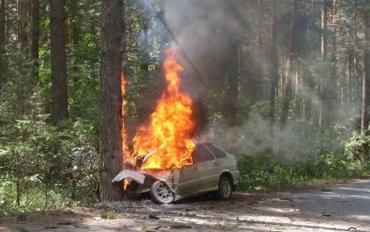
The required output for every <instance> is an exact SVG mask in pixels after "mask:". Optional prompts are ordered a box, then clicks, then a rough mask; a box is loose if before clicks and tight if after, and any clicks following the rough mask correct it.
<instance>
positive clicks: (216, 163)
mask: <svg viewBox="0 0 370 232" xmlns="http://www.w3.org/2000/svg"><path fill="white" fill-rule="evenodd" d="M213 164H214V165H215V166H219V165H220V164H221V163H220V162H219V161H215V162H214V163H213Z"/></svg>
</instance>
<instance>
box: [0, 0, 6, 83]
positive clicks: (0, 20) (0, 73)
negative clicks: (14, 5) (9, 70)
mask: <svg viewBox="0 0 370 232" xmlns="http://www.w3.org/2000/svg"><path fill="white" fill-rule="evenodd" d="M5 9H6V8H5V0H0V87H1V84H2V82H3V81H4V79H5V76H6V75H5V68H6V65H5V57H4V54H5V43H6V28H5V23H6V16H5Z"/></svg>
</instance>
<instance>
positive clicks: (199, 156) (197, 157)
mask: <svg viewBox="0 0 370 232" xmlns="http://www.w3.org/2000/svg"><path fill="white" fill-rule="evenodd" d="M213 159H214V157H213V155H212V154H211V153H209V151H208V150H207V148H206V147H204V146H202V145H199V146H197V148H195V151H194V152H193V161H194V163H195V164H198V163H201V162H205V161H209V160H213Z"/></svg>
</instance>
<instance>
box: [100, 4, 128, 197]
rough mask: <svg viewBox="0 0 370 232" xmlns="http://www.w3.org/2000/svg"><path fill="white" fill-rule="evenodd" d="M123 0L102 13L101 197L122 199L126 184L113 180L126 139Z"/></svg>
mask: <svg viewBox="0 0 370 232" xmlns="http://www.w3.org/2000/svg"><path fill="white" fill-rule="evenodd" d="M123 7H124V4H123V1H121V0H104V1H103V13H102V20H103V21H102V60H101V91H102V92H101V94H102V105H101V117H100V118H101V137H100V140H101V145H100V153H101V188H100V194H101V200H103V201H111V200H120V199H121V196H122V186H120V185H112V179H113V178H114V176H115V175H116V174H118V172H120V171H121V169H122V166H123V165H122V164H123V157H122V141H121V132H120V121H121V120H120V110H121V103H122V99H121V92H120V91H121V89H120V73H121V70H122V67H121V66H122V64H121V63H122V51H123V43H124V41H125V40H124V38H123V36H122V35H123V33H124V21H123Z"/></svg>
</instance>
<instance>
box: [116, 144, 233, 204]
mask: <svg viewBox="0 0 370 232" xmlns="http://www.w3.org/2000/svg"><path fill="white" fill-rule="evenodd" d="M155 153H156V151H152V152H149V153H148V154H147V155H145V156H144V157H143V158H142V160H141V161H140V162H143V163H145V161H146V160H147V159H148V158H150V156H152V155H154V154H155ZM192 159H193V164H192V165H189V166H184V167H182V168H180V169H174V170H168V171H164V170H139V171H133V170H123V171H121V172H120V173H119V174H118V175H117V176H116V177H115V178H114V179H113V181H112V182H121V181H123V182H126V183H128V184H129V190H130V191H133V192H135V193H146V192H149V193H150V196H151V199H152V200H153V201H154V202H156V203H159V204H169V203H171V202H173V201H177V200H179V199H182V198H185V197H190V196H194V195H198V194H200V193H207V192H215V193H216V195H217V197H218V199H220V200H228V199H230V198H231V196H232V193H233V191H234V190H235V187H236V184H237V183H238V180H239V172H238V170H237V165H236V159H235V157H234V156H233V155H232V154H230V153H227V152H226V151H224V150H223V149H221V148H219V147H217V146H215V145H213V144H210V143H201V144H197V145H196V147H195V150H194V151H193V152H192Z"/></svg>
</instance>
